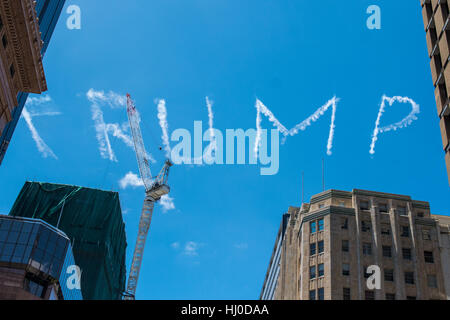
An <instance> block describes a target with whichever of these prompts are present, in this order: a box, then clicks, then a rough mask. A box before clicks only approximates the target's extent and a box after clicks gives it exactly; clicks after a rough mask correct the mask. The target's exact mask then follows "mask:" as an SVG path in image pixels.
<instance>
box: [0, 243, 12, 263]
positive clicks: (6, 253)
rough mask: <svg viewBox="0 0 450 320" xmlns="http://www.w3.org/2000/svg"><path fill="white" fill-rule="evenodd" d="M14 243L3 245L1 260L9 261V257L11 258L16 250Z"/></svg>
mask: <svg viewBox="0 0 450 320" xmlns="http://www.w3.org/2000/svg"><path fill="white" fill-rule="evenodd" d="M14 246H15V245H14V244H6V245H5V246H4V247H3V250H2V255H1V256H0V260H2V261H9V259H10V258H11V255H12V253H13V251H14Z"/></svg>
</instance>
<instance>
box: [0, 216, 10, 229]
mask: <svg viewBox="0 0 450 320" xmlns="http://www.w3.org/2000/svg"><path fill="white" fill-rule="evenodd" d="M10 227H11V220H6V219H5V220H2V221H1V222H0V230H9V228H10Z"/></svg>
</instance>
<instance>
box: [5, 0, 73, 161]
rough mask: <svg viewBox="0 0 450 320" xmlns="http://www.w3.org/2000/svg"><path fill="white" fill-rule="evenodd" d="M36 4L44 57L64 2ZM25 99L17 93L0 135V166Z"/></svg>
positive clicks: (52, 0) (51, 0)
mask: <svg viewBox="0 0 450 320" xmlns="http://www.w3.org/2000/svg"><path fill="white" fill-rule="evenodd" d="M36 2H37V3H36V13H37V18H38V19H39V29H40V32H41V39H42V41H43V42H44V43H43V45H42V48H41V55H42V56H44V55H45V52H46V50H47V47H48V45H49V42H50V38H51V37H52V34H53V31H54V30H55V27H56V24H57V22H58V18H59V16H60V14H61V11H62V9H63V7H64V3H65V0H37V1H36ZM27 98H28V93H26V92H19V93H18V95H17V102H18V105H17V107H15V108H14V109H13V110H12V112H11V113H12V114H11V118H12V120H11V121H9V122H8V123H6V126H5V127H4V129H3V130H2V131H1V133H0V165H1V164H2V161H3V158H4V157H5V154H6V151H7V149H8V146H9V143H10V141H11V139H12V136H13V133H14V130H15V129H16V126H17V123H18V121H19V119H20V115H21V114H22V110H23V108H24V106H25V103H26V101H27Z"/></svg>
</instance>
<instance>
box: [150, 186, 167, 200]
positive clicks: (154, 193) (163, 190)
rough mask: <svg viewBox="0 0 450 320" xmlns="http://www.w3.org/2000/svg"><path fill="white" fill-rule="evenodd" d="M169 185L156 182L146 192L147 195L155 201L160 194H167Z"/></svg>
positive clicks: (159, 197)
mask: <svg viewBox="0 0 450 320" xmlns="http://www.w3.org/2000/svg"><path fill="white" fill-rule="evenodd" d="M169 192H170V187H169V186H168V185H167V184H158V183H156V184H155V185H154V186H153V187H152V188H151V189H150V190H149V191H148V192H147V195H148V196H150V197H152V198H153V199H154V200H155V201H158V200H159V199H161V197H162V196H164V195H166V194H169Z"/></svg>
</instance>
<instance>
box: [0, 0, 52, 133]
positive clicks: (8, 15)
mask: <svg viewBox="0 0 450 320" xmlns="http://www.w3.org/2000/svg"><path fill="white" fill-rule="evenodd" d="M35 5H36V2H35V1H33V0H2V1H0V41H1V43H0V84H1V85H0V136H1V135H2V134H3V130H4V129H5V127H6V125H7V124H8V123H9V122H10V121H12V120H13V112H14V109H15V108H16V107H17V105H18V103H19V102H18V100H17V95H18V94H19V92H21V91H22V92H30V93H42V92H43V91H46V90H47V83H46V80H45V75H44V68H43V65H42V56H41V49H42V46H43V42H42V39H41V33H40V31H39V24H38V18H37V16H36V10H35Z"/></svg>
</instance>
